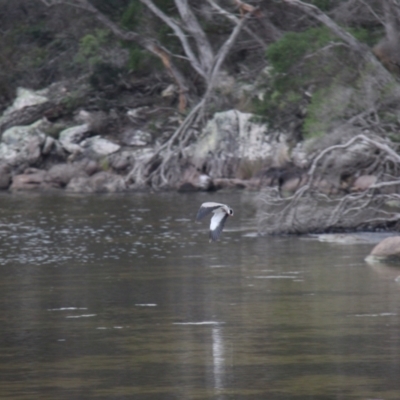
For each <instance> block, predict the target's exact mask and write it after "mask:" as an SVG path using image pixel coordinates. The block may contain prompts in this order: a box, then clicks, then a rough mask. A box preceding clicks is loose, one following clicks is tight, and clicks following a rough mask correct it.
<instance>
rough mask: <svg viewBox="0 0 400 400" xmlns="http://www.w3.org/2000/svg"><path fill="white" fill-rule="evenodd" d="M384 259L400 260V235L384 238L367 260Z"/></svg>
mask: <svg viewBox="0 0 400 400" xmlns="http://www.w3.org/2000/svg"><path fill="white" fill-rule="evenodd" d="M382 260H386V261H396V262H400V236H392V237H388V238H386V239H383V240H382V241H381V242H380V243H378V244H377V245H376V246H375V247H374V248H373V249H372V251H371V253H370V254H369V256H368V257H367V258H366V261H367V262H374V261H382Z"/></svg>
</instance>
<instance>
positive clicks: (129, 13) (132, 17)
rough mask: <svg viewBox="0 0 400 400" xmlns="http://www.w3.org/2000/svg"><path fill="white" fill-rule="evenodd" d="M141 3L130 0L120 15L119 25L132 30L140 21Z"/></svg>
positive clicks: (136, 0)
mask: <svg viewBox="0 0 400 400" xmlns="http://www.w3.org/2000/svg"><path fill="white" fill-rule="evenodd" d="M142 13H143V4H142V3H141V2H140V1H139V0H132V1H131V2H130V3H129V6H128V7H127V8H126V10H125V11H124V13H123V14H122V17H121V25H122V26H123V27H124V28H126V29H131V30H134V29H136V28H137V26H138V24H139V22H140V21H141V17H142Z"/></svg>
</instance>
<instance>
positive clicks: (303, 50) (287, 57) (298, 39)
mask: <svg viewBox="0 0 400 400" xmlns="http://www.w3.org/2000/svg"><path fill="white" fill-rule="evenodd" d="M332 39H333V37H332V34H331V33H330V31H329V30H328V29H327V28H326V27H321V28H311V29H308V30H306V31H304V32H289V33H286V34H285V35H284V36H283V37H282V39H280V40H278V41H277V42H275V43H272V44H271V45H270V46H268V49H267V53H266V56H267V59H268V61H269V62H270V63H271V65H272V66H273V67H274V70H275V71H276V72H277V73H286V72H288V71H289V69H290V68H291V67H292V66H294V65H295V64H297V63H298V62H299V61H301V60H302V59H303V57H304V56H305V55H306V54H307V53H311V52H313V51H315V50H317V49H319V48H321V47H323V46H325V45H326V44H328V43H329V41H331V40H332Z"/></svg>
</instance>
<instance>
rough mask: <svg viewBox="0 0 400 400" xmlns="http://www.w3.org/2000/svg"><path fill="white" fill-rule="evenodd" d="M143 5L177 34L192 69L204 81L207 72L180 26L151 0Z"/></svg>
mask: <svg viewBox="0 0 400 400" xmlns="http://www.w3.org/2000/svg"><path fill="white" fill-rule="evenodd" d="M140 1H141V2H142V3H143V4H145V5H146V6H147V7H148V8H149V9H150V10H151V11H152V12H153V13H154V14H155V15H156V16H157V17H158V18H160V19H161V20H162V21H164V22H165V23H166V24H167V25H168V26H169V27H170V28H171V29H172V30H173V31H174V33H175V35H176V36H177V37H178V39H179V40H180V42H181V44H182V48H183V50H184V52H185V54H186V55H187V56H188V58H189V60H190V63H191V65H192V67H193V68H194V69H195V70H196V72H197V73H198V74H199V75H200V76H202V77H203V78H204V79H206V77H207V72H206V71H205V70H204V69H203V68H202V66H201V64H200V62H199V60H198V58H197V56H196V55H195V54H194V52H193V50H192V48H191V46H190V44H189V41H188V39H187V37H186V35H185V33H184V32H183V31H182V29H181V28H180V27H179V25H178V24H177V23H176V22H175V21H174V20H173V19H172V18H170V17H168V15H166V14H165V13H164V12H162V11H161V10H160V9H159V8H158V7H157V6H156V5H155V4H154V3H153V2H152V1H151V0H140Z"/></svg>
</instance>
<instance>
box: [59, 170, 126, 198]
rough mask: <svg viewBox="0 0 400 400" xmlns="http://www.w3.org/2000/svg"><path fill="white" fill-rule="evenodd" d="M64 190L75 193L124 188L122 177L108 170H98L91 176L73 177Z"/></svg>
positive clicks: (111, 191) (108, 191) (116, 190)
mask: <svg viewBox="0 0 400 400" xmlns="http://www.w3.org/2000/svg"><path fill="white" fill-rule="evenodd" d="M66 190H67V191H69V192H75V193H116V192H123V191H125V190H126V184H125V181H124V179H123V178H122V177H121V176H119V175H116V174H112V173H110V172H105V171H102V172H98V173H96V174H94V175H92V176H91V177H83V176H79V177H74V178H72V179H71V181H70V182H69V183H68V185H67V187H66Z"/></svg>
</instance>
